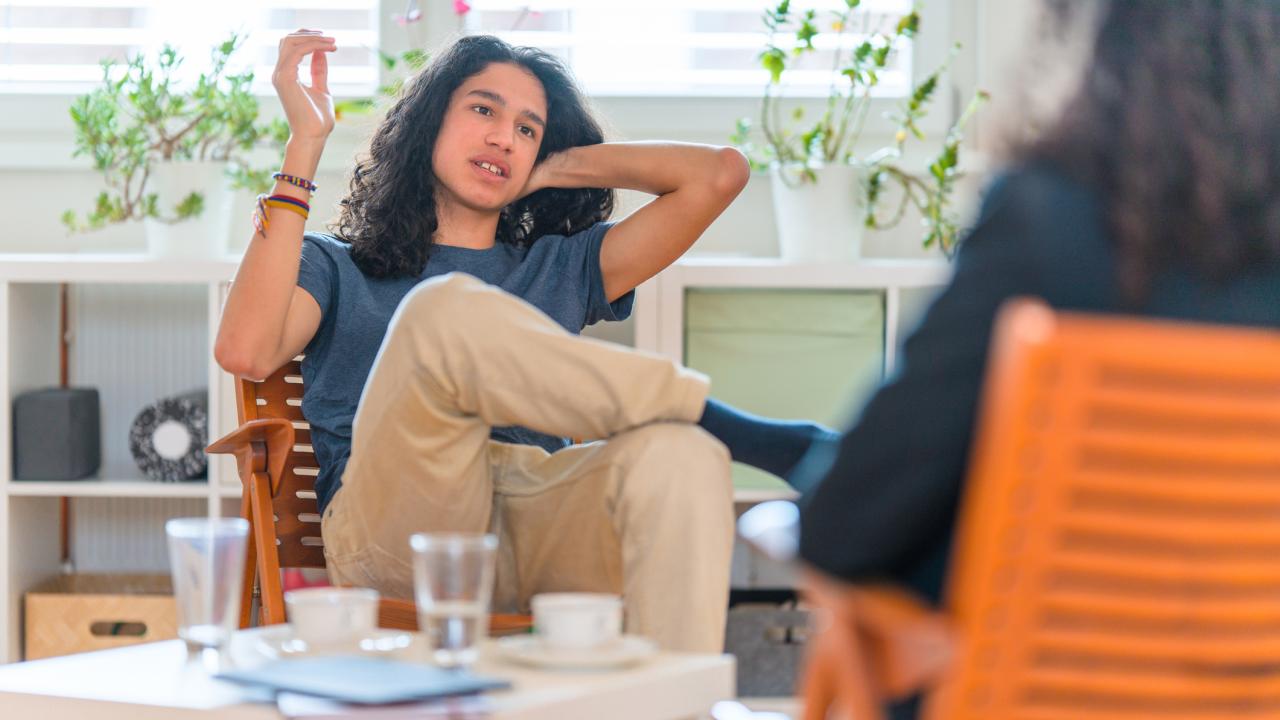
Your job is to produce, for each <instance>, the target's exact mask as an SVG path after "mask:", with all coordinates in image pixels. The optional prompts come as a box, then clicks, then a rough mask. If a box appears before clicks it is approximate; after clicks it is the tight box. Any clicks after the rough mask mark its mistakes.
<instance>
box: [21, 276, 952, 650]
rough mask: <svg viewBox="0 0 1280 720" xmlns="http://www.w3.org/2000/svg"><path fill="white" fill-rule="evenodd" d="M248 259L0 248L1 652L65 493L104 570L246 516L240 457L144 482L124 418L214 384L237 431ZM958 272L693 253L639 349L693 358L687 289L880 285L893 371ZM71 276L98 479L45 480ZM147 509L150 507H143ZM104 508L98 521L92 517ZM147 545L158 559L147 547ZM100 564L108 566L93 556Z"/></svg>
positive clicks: (666, 283) (89, 552)
mask: <svg viewBox="0 0 1280 720" xmlns="http://www.w3.org/2000/svg"><path fill="white" fill-rule="evenodd" d="M237 263H238V258H234V257H228V258H226V259H224V260H217V261H208V260H202V261H178V260H154V259H150V258H147V257H144V256H128V255H56V256H54V255H44V256H42V255H26V254H24V255H0V338H3V340H4V341H3V347H0V378H4V382H2V383H0V532H2V533H3V535H0V538H2V539H3V542H2V543H0V548H2V549H3V553H0V662H5V661H14V660H17V659H18V658H19V657H20V653H19V639H20V637H21V633H20V625H19V622H20V616H21V608H22V595H23V593H24V592H25V591H26V590H27V589H29V588H30V587H32V586H33V585H35V584H37V583H38V582H40V581H41V580H43V579H44V578H46V577H48V576H50V575H53V574H56V573H58V572H59V571H60V569H61V568H60V566H59V548H60V537H59V527H60V521H59V507H58V506H59V502H58V498H59V497H61V496H71V497H73V498H75V501H74V514H75V516H76V518H77V520H78V523H77V527H79V526H80V525H82V524H84V522H85V521H86V520H87V519H95V518H96V520H97V523H96V525H95V526H94V529H93V530H92V531H91V532H90V533H85V534H84V535H89V536H87V537H86V536H81V537H77V538H75V547H76V548H77V552H76V559H77V560H78V561H80V562H81V563H82V564H90V565H92V564H93V563H91V562H86V561H87V560H93V559H94V558H97V564H98V565H99V566H101V565H102V564H103V563H106V564H109V565H114V567H111V568H107V569H121V570H124V569H137V565H138V564H142V565H147V566H149V567H150V569H152V570H156V569H159V568H158V567H157V565H158V564H160V563H163V553H164V545H163V537H162V535H161V531H160V524H159V523H160V521H161V520H162V519H163V517H164V516H173V515H179V514H207V515H210V516H217V515H220V514H231V513H235V512H236V511H237V510H236V508H237V505H238V498H239V497H240V483H239V479H238V478H237V477H236V474H235V467H234V464H233V463H232V462H230V459H229V458H225V457H222V456H213V457H210V458H209V478H210V480H209V481H208V482H186V483H159V482H152V481H149V480H146V479H144V478H143V477H142V474H141V472H140V471H138V470H137V469H136V467H133V466H132V464H131V463H132V461H131V459H130V458H129V455H128V449H127V441H126V440H125V438H126V437H127V435H126V433H127V427H128V424H129V422H130V421H131V420H132V417H133V414H134V413H136V412H137V411H138V410H139V409H140V408H141V406H142V405H144V404H146V403H149V402H152V401H154V400H155V399H158V398H159V397H162V396H164V395H166V394H173V393H175V392H181V391H185V390H190V389H192V388H193V387H197V386H207V387H208V388H209V389H210V392H209V420H210V428H209V435H210V438H217V437H219V436H221V435H222V434H224V433H226V432H228V431H230V430H231V429H233V428H234V427H235V424H236V418H235V406H234V399H233V395H232V384H231V378H230V376H229V375H227V374H226V373H224V372H222V371H221V369H220V368H218V367H217V365H216V364H215V363H214V362H213V359H212V347H213V338H214V334H215V332H216V329H217V321H218V316H219V312H220V308H221V304H222V299H223V297H224V296H225V292H226V287H227V283H228V282H229V280H230V279H231V278H232V277H233V276H234V274H235V269H236V266H237ZM949 272H950V269H949V267H948V266H947V265H946V264H945V263H941V262H921V261H866V262H860V263H851V264H836V265H794V264H784V263H780V262H779V261H777V260H768V259H751V260H746V259H735V260H716V259H686V260H682V261H680V262H679V263H677V264H676V265H674V266H672V267H671V268H669V269H668V270H667V271H665V272H664V273H662V274H661V275H660V276H659V277H657V278H655V279H654V280H652V281H650V282H649V283H646V284H645V286H644V287H642V288H641V289H640V291H639V293H638V297H637V301H636V308H635V313H634V316H635V342H636V346H637V347H639V348H641V349H644V350H649V351H652V352H657V353H661V354H664V355H667V356H669V357H672V358H674V359H677V360H680V361H683V360H684V359H685V354H684V348H685V341H684V337H685V335H684V334H685V298H686V294H687V292H688V291H689V290H690V289H707V288H734V289H748V288H762V289H780V288H795V289H809V290H824V289H825V290H857V291H868V292H874V293H880V294H882V297H883V311H884V352H885V356H884V365H885V367H886V369H891V368H892V366H893V363H894V355H895V348H896V347H897V344H898V337H899V335H900V333H901V326H902V324H903V320H902V318H903V317H904V316H905V315H911V314H913V313H909V312H904V309H903V308H904V305H907V304H910V303H909V302H907V301H906V299H907V298H910V297H912V293H916V292H918V293H919V297H921V298H924V297H927V295H928V294H931V292H932V288H935V287H936V286H938V285H941V284H942V283H943V282H945V281H946V278H947V277H948V276H949ZM63 282H66V283H71V284H72V285H73V305H72V310H73V312H72V316H73V317H72V328H73V330H74V332H75V336H74V337H73V339H72V340H73V342H72V357H73V362H72V373H71V376H72V377H71V379H72V384H73V385H75V384H85V385H91V386H96V387H98V388H99V391H100V393H101V394H102V434H103V466H102V467H103V470H102V474H101V477H99V478H97V479H90V480H80V481H71V482H32V481H24V480H21V479H15V478H13V477H11V473H12V469H13V456H12V447H11V443H12V438H13V428H12V427H11V426H10V422H11V419H12V405H13V398H14V397H15V396H16V395H17V394H18V393H21V392H23V391H25V390H30V389H34V388H39V387H48V386H53V385H56V384H57V381H58V337H57V333H58V285H59V284H60V283H63ZM791 495H792V493H790V492H789V491H788V490H787V489H785V488H782V487H774V488H772V489H750V490H740V491H739V492H738V494H737V500H738V504H739V506H740V507H746V506H748V505H750V504H752V503H755V502H760V501H763V500H767V499H773V498H779V497H790V496H791ZM144 509H145V511H144ZM89 516H93V517H89ZM142 555H145V557H141V556H142ZM735 566H736V567H738V570H739V572H738V573H737V575H738V576H739V577H742V576H744V575H745V576H747V580H748V581H749V583H751V584H757V583H758V584H763V585H769V584H771V583H770V578H769V577H768V573H769V572H770V571H769V570H768V569H767V568H763V567H760V566H757V565H755V564H753V563H752V562H750V561H748V560H746V559H745V558H744V557H739V558H737V559H735ZM87 569H90V570H93V569H100V568H95V567H89V568H87Z"/></svg>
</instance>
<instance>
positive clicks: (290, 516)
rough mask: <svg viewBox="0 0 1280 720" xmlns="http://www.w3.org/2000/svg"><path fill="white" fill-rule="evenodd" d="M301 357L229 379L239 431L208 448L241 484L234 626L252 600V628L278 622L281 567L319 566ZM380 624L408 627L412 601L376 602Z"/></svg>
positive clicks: (504, 628)
mask: <svg viewBox="0 0 1280 720" xmlns="http://www.w3.org/2000/svg"><path fill="white" fill-rule="evenodd" d="M300 361H301V357H298V358H294V359H293V360H292V361H290V362H289V363H287V364H285V366H284V367H282V368H280V369H279V370H277V371H276V372H275V373H274V374H272V375H271V377H269V378H267V379H266V380H264V381H262V382H251V381H248V380H245V379H243V378H236V381H235V382H236V412H237V414H238V416H239V420H240V427H239V428H237V429H236V430H235V431H234V432H232V433H230V434H229V435H227V436H226V437H224V438H222V439H220V440H218V441H217V442H215V443H213V444H212V445H210V446H209V447H208V449H207V450H208V452H210V453H227V454H232V455H235V457H236V461H237V464H238V466H239V471H240V480H241V482H243V483H244V494H243V496H242V499H241V504H240V507H241V516H242V517H244V518H245V519H246V520H248V521H249V528H250V531H249V550H248V557H247V558H246V562H245V577H244V591H243V592H244V595H243V598H242V602H241V604H240V626H241V627H248V626H249V625H250V624H251V623H252V622H253V621H254V620H255V618H254V617H253V607H254V603H253V600H254V598H255V597H256V598H257V599H258V600H259V603H257V604H258V606H259V607H260V611H261V612H260V615H259V617H258V618H256V620H257V621H258V622H259V624H264V625H271V624H275V623H282V622H285V606H284V591H283V588H282V585H281V576H280V570H281V568H323V567H324V566H325V560H324V543H323V542H322V541H321V538H320V514H319V509H318V508H317V506H316V494H315V490H314V489H313V484H314V482H315V477H316V474H317V473H318V472H319V470H318V467H317V463H316V460H315V455H314V454H313V452H312V449H311V429H310V425H309V424H308V423H307V421H306V420H305V419H304V418H303V416H302V369H301V365H300V364H299V363H300ZM378 624H379V625H380V626H381V627H387V628H397V629H407V630H416V629H417V627H418V617H417V612H416V610H415V607H414V604H413V601H412V600H405V599H396V598H383V599H382V601H381V604H380V606H379V608H378ZM531 625H532V621H531V620H530V618H529V617H528V616H527V615H491V616H490V619H489V627H490V632H491V633H492V634H494V635H504V634H511V633H519V632H526V631H528V629H529V627H530V626H531Z"/></svg>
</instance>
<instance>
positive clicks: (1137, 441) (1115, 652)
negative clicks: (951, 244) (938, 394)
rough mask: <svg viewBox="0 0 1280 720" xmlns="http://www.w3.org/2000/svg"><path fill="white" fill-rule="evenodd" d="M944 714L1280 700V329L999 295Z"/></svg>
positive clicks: (955, 567) (1113, 710) (1267, 712)
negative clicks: (1134, 315) (1100, 313)
mask: <svg viewBox="0 0 1280 720" xmlns="http://www.w3.org/2000/svg"><path fill="white" fill-rule="evenodd" d="M989 368H990V370H989V374H988V380H987V384H986V387H985V397H984V404H983V411H982V414H981V421H980V424H979V427H978V432H977V436H976V440H975V446H974V455H973V463H972V466H971V472H970V476H969V481H968V485H967V488H966V497H965V500H964V503H963V507H962V511H961V514H960V518H959V525H958V529H957V535H956V542H957V545H956V550H955V555H954V558H953V564H952V568H951V581H950V584H949V587H948V599H947V603H948V611H949V615H950V616H951V618H952V619H953V620H954V621H955V623H956V625H957V627H956V630H957V631H958V634H959V638H960V643H961V646H960V648H959V657H958V658H957V662H956V663H954V665H953V670H952V671H951V672H950V673H948V675H947V676H946V677H945V679H944V682H943V683H942V685H941V687H940V688H939V689H937V690H935V692H934V693H933V694H932V696H931V697H930V699H929V702H928V703H927V705H926V712H925V714H924V717H926V718H930V719H932V720H941V719H942V718H947V720H962V719H968V718H973V719H974V720H977V719H978V718H981V719H982V720H998V719H1001V718H1067V717H1071V718H1085V717H1087V718H1089V719H1090V720H1106V719H1109V718H1117V719H1118V718H1125V719H1126V720H1129V719H1132V718H1157V717H1159V718H1166V717H1175V716H1176V717H1180V718H1197V719H1200V718H1219V717H1221V718H1228V717H1231V718H1238V717H1260V716H1269V717H1270V716H1276V715H1280V333H1275V332H1269V331H1263V330H1253V329H1241V328H1225V327H1216V326H1207V325H1194V324H1178V323H1171V322H1155V321H1140V320H1134V319H1125V318H1118V317H1117V318H1106V317H1097V316H1084V315H1072V314H1067V313H1062V314H1057V313H1054V312H1052V311H1050V310H1049V309H1048V308H1047V307H1045V306H1044V305H1042V304H1039V303H1036V302H1032V301H1016V302H1014V303H1012V304H1011V305H1010V306H1009V307H1007V308H1006V309H1005V311H1004V312H1002V314H1001V317H1000V320H999V322H998V324H997V330H996V337H995V339H994V342H993V348H992V356H991V361H990V363H989Z"/></svg>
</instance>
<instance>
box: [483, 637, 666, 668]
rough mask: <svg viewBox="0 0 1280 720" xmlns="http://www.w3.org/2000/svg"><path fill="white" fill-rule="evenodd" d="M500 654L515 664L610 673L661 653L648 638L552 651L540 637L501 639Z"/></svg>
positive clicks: (628, 638) (635, 638) (499, 641)
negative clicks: (586, 648) (585, 648)
mask: <svg viewBox="0 0 1280 720" xmlns="http://www.w3.org/2000/svg"><path fill="white" fill-rule="evenodd" d="M497 648H498V654H499V655H500V656H502V657H503V658H504V659H506V660H509V661H511V662H515V663H520V664H521V665H529V666H532V667H536V668H543V669H547V670H606V669H611V668H619V667H625V666H627V665H634V664H636V663H639V662H641V661H644V660H647V659H649V658H650V657H652V656H653V655H655V654H656V653H657V652H658V646H657V645H655V644H654V643H653V641H652V640H649V639H648V638H642V637H639V636H637V635H623V636H622V637H620V638H618V639H617V640H616V641H615V642H612V643H610V644H608V645H606V646H603V647H598V648H592V649H590V650H552V649H551V648H548V647H547V646H546V645H545V644H543V641H542V638H540V637H538V636H537V635H512V636H510V637H504V638H498V641H497Z"/></svg>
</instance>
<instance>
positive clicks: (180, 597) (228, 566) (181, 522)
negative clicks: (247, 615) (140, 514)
mask: <svg viewBox="0 0 1280 720" xmlns="http://www.w3.org/2000/svg"><path fill="white" fill-rule="evenodd" d="M164 532H165V535H166V536H168V538H169V566H170V568H171V570H172V571H173V592H174V596H175V599H176V600H177V604H178V637H180V638H182V639H183V640H185V641H186V643H187V649H188V651H189V652H190V653H191V654H192V655H196V654H199V653H201V652H202V651H205V650H213V651H215V652H218V653H221V652H224V651H225V650H226V648H227V644H228V643H229V642H230V640H231V633H232V632H234V631H235V629H236V627H237V625H239V622H240V590H241V587H242V585H243V581H244V560H245V552H246V539H247V538H248V536H249V523H248V521H246V520H244V519H243V518H207V517H193V518H175V519H173V520H170V521H168V522H166V523H165V524H164Z"/></svg>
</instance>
